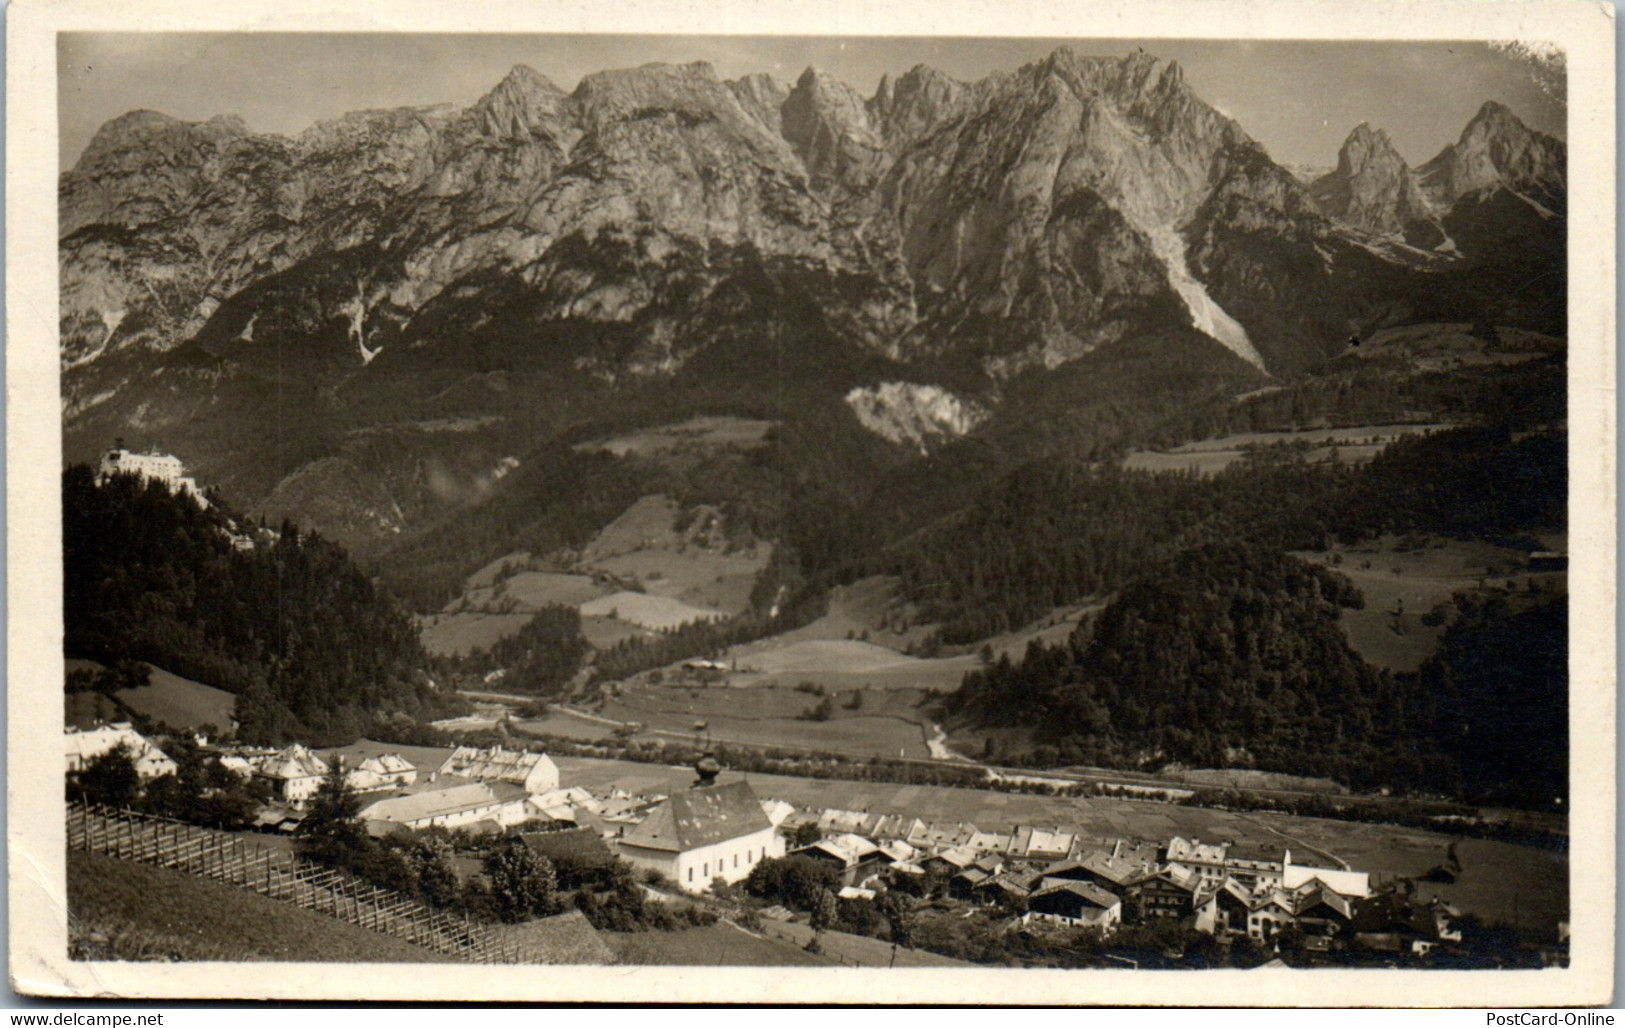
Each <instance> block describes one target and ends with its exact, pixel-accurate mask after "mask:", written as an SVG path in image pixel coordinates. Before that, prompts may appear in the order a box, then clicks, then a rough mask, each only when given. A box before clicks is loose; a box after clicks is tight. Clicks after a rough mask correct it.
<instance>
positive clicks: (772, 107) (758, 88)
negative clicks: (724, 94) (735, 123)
mask: <svg viewBox="0 0 1625 1028" xmlns="http://www.w3.org/2000/svg"><path fill="white" fill-rule="evenodd" d="M728 88H729V89H731V90H733V94H734V96H735V97H737V98H738V100H739V104H740V106H741V107H743V108H745V110H746V111H747V112H748V113H750V114H751V116H753V117H754V118H755V119H756V120H757V121H759V122H761V123H762V126H763V127H764V128H766V129H767V130H768V131H769V132H771V133H773V134H774V135H775V136H777V135H782V134H783V126H782V119H781V115H780V108H782V107H783V106H784V101H785V100H786V99H788V98H789V96H790V87H789V86H787V85H785V84H784V83H783V82H780V81H779V80H778V79H777V78H775V77H774V76H772V75H769V74H768V73H767V72H756V73H755V74H752V75H746V76H744V77H742V78H738V79H735V80H733V81H732V82H730V83H728Z"/></svg>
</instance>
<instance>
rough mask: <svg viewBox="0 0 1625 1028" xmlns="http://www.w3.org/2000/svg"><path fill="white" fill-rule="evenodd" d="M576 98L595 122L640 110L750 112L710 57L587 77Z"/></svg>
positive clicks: (577, 104) (698, 113) (707, 114)
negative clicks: (703, 59)
mask: <svg viewBox="0 0 1625 1028" xmlns="http://www.w3.org/2000/svg"><path fill="white" fill-rule="evenodd" d="M570 100H571V101H572V103H573V104H574V105H575V107H576V109H577V110H579V111H581V112H582V114H583V115H584V116H585V117H586V118H587V119H588V121H590V122H591V123H593V124H599V125H602V124H605V123H607V122H610V121H614V120H617V119H621V118H626V117H628V116H630V115H635V114H637V113H638V112H640V111H642V112H653V111H656V110H671V111H681V112H687V113H688V114H689V115H690V116H691V117H702V118H709V117H715V116H717V115H720V114H722V113H723V112H725V111H730V110H731V111H734V112H737V113H738V114H739V115H744V111H743V109H742V108H740V106H739V101H738V100H737V98H736V97H735V95H734V90H733V89H732V88H731V87H730V85H729V84H728V83H725V82H723V81H722V80H721V79H719V78H718V77H717V72H716V69H715V68H714V67H712V66H711V64H710V62H708V61H692V62H690V63H688V64H663V63H651V64H643V65H639V66H638V67H636V68H617V69H611V70H607V71H599V72H594V73H592V74H591V75H586V76H583V77H582V79H581V81H580V83H578V84H577V85H576V88H575V92H573V93H571V94H570Z"/></svg>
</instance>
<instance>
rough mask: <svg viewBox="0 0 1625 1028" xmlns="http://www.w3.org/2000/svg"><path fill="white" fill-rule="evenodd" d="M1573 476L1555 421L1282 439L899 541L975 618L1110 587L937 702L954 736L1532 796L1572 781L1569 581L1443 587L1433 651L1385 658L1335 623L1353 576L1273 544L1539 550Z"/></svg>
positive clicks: (1072, 487)
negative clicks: (1263, 453) (1064, 633)
mask: <svg viewBox="0 0 1625 1028" xmlns="http://www.w3.org/2000/svg"><path fill="white" fill-rule="evenodd" d="M1566 487H1567V462H1566V437H1565V434H1564V433H1563V432H1561V431H1555V430H1552V431H1539V432H1513V431H1510V430H1509V429H1508V428H1506V427H1504V426H1496V427H1465V428H1461V429H1456V430H1451V431H1445V432H1438V433H1435V434H1433V435H1431V436H1428V437H1425V438H1412V439H1405V440H1401V441H1400V442H1398V443H1395V444H1394V445H1392V446H1391V447H1389V448H1388V449H1387V450H1386V451H1385V452H1383V453H1382V454H1381V455H1380V456H1379V457H1377V458H1376V459H1375V460H1373V461H1372V462H1371V463H1370V464H1369V465H1366V466H1365V467H1362V468H1358V469H1349V468H1346V467H1341V466H1338V465H1330V464H1322V465H1307V464H1304V463H1303V462H1302V461H1301V460H1294V459H1293V458H1292V457H1291V456H1290V455H1289V454H1288V455H1284V456H1281V457H1278V458H1276V459H1274V460H1265V459H1259V458H1255V459H1253V460H1251V461H1244V462H1242V463H1240V464H1238V465H1236V466H1234V467H1232V468H1231V469H1229V470H1227V471H1225V472H1223V473H1221V474H1219V475H1217V476H1215V477H1213V478H1211V479H1207V480H1200V479H1197V478H1195V477H1193V476H1185V475H1173V474H1164V475H1139V476H1136V475H1130V474H1125V473H1119V472H1107V473H1100V472H1084V471H1075V472H1072V473H1070V474H1065V475H1063V474H1058V473H1055V472H1051V473H1049V474H1047V475H1039V474H1036V473H1032V474H1025V475H1022V476H1016V477H1014V478H1012V479H1010V480H1007V481H1006V482H1004V483H1003V484H1002V486H1001V488H1000V489H999V490H998V491H997V492H995V493H993V494H990V495H989V496H988V497H984V499H983V500H982V501H981V502H980V503H978V504H977V505H976V506H975V507H973V508H972V509H971V510H970V511H969V512H968V513H967V514H966V515H965V516H964V517H962V518H961V519H959V520H958V521H956V522H955V523H953V524H951V525H944V526H940V527H939V528H938V529H936V530H934V531H932V532H928V533H923V534H922V535H921V536H920V537H919V538H917V539H915V540H913V541H911V544H910V547H909V548H908V549H906V550H901V551H899V553H898V558H899V561H900V563H899V571H900V572H901V574H902V576H903V579H904V581H905V583H907V584H908V586H909V587H910V588H911V589H913V590H915V591H916V594H917V595H920V596H921V598H922V599H923V600H924V602H926V603H932V602H933V599H934V598H936V597H939V596H940V597H943V598H937V599H935V603H936V607H935V609H936V610H938V611H940V612H941V613H943V614H944V615H945V616H946V617H947V619H948V621H947V623H948V625H949V626H950V631H956V630H957V631H963V632H965V633H966V634H967V635H971V634H974V633H975V632H977V631H982V632H989V631H996V630H998V628H1000V627H1003V626H1005V625H1016V624H1019V623H1020V622H1021V619H1022V618H1023V617H1027V616H1031V614H1032V612H1035V611H1037V610H1040V609H1043V608H1044V607H1045V606H1046V605H1049V604H1060V603H1066V602H1074V601H1075V600H1076V599H1077V598H1079V597H1081V596H1083V595H1086V594H1088V593H1091V592H1096V593H1099V592H1115V593H1116V596H1115V598H1114V600H1113V602H1112V603H1111V604H1110V605H1109V606H1108V607H1107V609H1106V610H1105V611H1104V612H1103V613H1102V614H1101V615H1100V616H1099V618H1098V619H1097V620H1096V621H1094V622H1086V623H1085V624H1084V625H1082V626H1080V628H1079V629H1078V630H1077V631H1076V632H1075V633H1074V634H1073V636H1072V638H1071V639H1070V640H1069V641H1068V642H1067V643H1065V644H1062V645H1058V646H1054V647H1044V646H1042V645H1034V646H1032V647H1030V648H1029V649H1028V651H1027V653H1026V655H1025V658H1024V659H1023V660H1022V661H1020V662H1019V663H1012V662H1010V661H1009V660H1000V661H999V662H997V663H994V664H991V665H990V666H988V667H986V668H984V669H982V670H980V671H976V672H972V673H971V674H969V675H967V676H966V678H965V681H964V683H963V685H962V687H961V688H960V689H959V690H958V691H957V692H956V693H954V694H952V695H950V696H949V697H948V698H947V700H946V701H945V710H946V713H947V714H948V716H949V718H950V721H951V723H952V724H954V725H955V726H956V727H957V728H958V729H959V730H960V731H961V734H962V736H964V735H969V736H971V737H974V733H975V732H976V731H977V730H979V729H986V730H995V731H993V735H992V736H990V738H993V739H994V741H993V742H992V743H989V745H990V747H993V748H995V749H998V752H997V753H990V755H996V756H998V757H999V758H1000V759H1002V760H1007V761H1011V762H1031V763H1034V764H1038V765H1051V764H1057V763H1083V762H1087V763H1094V764H1102V765H1109V766H1124V767H1128V766H1150V767H1155V766H1161V765H1162V764H1165V763H1168V762H1181V763H1189V764H1196V765H1201V766H1243V767H1257V768H1261V769H1265V770H1278V771H1288V772H1292V773H1296V774H1311V775H1322V776H1326V777H1330V778H1334V779H1337V780H1339V781H1343V782H1345V783H1347V784H1350V785H1354V786H1366V787H1381V786H1392V787H1396V788H1433V789H1442V790H1447V791H1449V792H1451V793H1453V794H1457V795H1462V796H1468V797H1472V798H1476V799H1480V800H1484V801H1495V802H1514V803H1523V804H1533V805H1537V806H1545V805H1550V804H1551V803H1552V801H1553V799H1554V798H1555V797H1562V796H1563V795H1565V793H1566V789H1567V743H1566V738H1567V727H1566V726H1567V699H1566V689H1567V681H1568V672H1567V664H1566V660H1567V658H1566V654H1567V649H1566V647H1567V634H1566V633H1567V606H1566V601H1565V600H1564V599H1563V598H1562V595H1561V592H1560V591H1557V592H1553V591H1550V589H1543V588H1537V587H1536V585H1534V584H1531V585H1530V586H1529V587H1528V589H1527V590H1525V591H1521V592H1516V593H1513V592H1507V591H1506V589H1505V588H1503V587H1502V586H1500V585H1495V586H1492V587H1491V589H1490V590H1488V591H1486V590H1482V589H1481V590H1480V591H1479V593H1477V594H1474V595H1466V594H1462V595H1458V596H1456V597H1455V600H1454V602H1453V603H1452V604H1447V605H1444V606H1442V607H1441V608H1440V609H1439V610H1437V611H1435V612H1433V614H1432V615H1431V616H1433V617H1436V618H1438V619H1439V620H1437V621H1433V622H1432V623H1433V624H1439V623H1440V622H1441V621H1445V620H1448V621H1449V624H1448V627H1447V630H1446V631H1445V634H1444V636H1443V638H1442V640H1441V644H1440V648H1439V651H1438V653H1437V654H1436V655H1435V656H1434V657H1433V658H1432V659H1430V660H1429V661H1428V662H1427V663H1426V664H1425V665H1423V667H1422V668H1421V670H1420V671H1419V672H1418V673H1416V674H1406V675H1393V674H1390V673H1388V672H1386V671H1379V670H1378V669H1376V668H1373V667H1371V666H1370V665H1368V664H1367V663H1366V662H1365V661H1364V660H1362V659H1361V658H1360V657H1359V656H1358V655H1357V654H1356V653H1355V652H1354V651H1353V650H1351V649H1350V648H1349V645H1348V642H1347V639H1346V637H1345V635H1344V633H1343V631H1342V629H1341V628H1340V627H1339V625H1338V614H1339V611H1340V610H1341V609H1344V608H1356V609H1357V608H1359V607H1360V606H1361V605H1362V603H1363V601H1362V598H1361V596H1360V594H1359V592H1358V590H1356V589H1355V588H1354V587H1353V586H1352V585H1351V584H1350V583H1349V582H1348V581H1347V580H1346V579H1344V578H1342V577H1341V576H1339V575H1337V574H1336V573H1335V572H1333V571H1331V570H1328V569H1326V568H1322V567H1316V566H1311V565H1309V564H1306V563H1303V562H1301V561H1299V560H1297V559H1295V558H1292V557H1290V556H1288V555H1287V554H1286V553H1285V552H1284V551H1287V550H1292V549H1317V550H1318V549H1325V548H1326V547H1327V546H1328V545H1329V544H1330V543H1332V542H1333V541H1335V540H1339V539H1341V540H1370V539H1375V538H1378V537H1381V536H1384V535H1385V534H1386V535H1390V536H1391V535H1392V534H1393V533H1420V534H1423V535H1428V534H1437V535H1439V536H1442V537H1448V538H1462V539H1481V540H1493V541H1496V542H1498V543H1500V544H1502V545H1506V546H1510V547H1513V548H1521V549H1525V550H1532V549H1537V548H1539V545H1540V544H1539V543H1538V542H1537V541H1536V540H1535V539H1534V538H1533V533H1538V532H1552V531H1562V530H1563V529H1564V527H1565V526H1566V524H1567V516H1566V504H1567V488H1566ZM1119 503H1121V504H1122V505H1121V506H1119V505H1118V504H1119ZM1022 555H1027V556H1026V557H1023V556H1022ZM933 583H936V589H935V590H934V589H933ZM944 583H946V587H944ZM1029 587H1030V588H1029ZM936 590H940V592H939V591H936ZM1486 592H1487V596H1486ZM956 626H963V627H959V628H956ZM1005 728H1023V729H1030V730H1031V731H1032V735H1031V739H1032V744H1031V745H1030V746H1027V745H1022V744H1018V743H1010V742H1009V741H1008V738H1006V741H1003V742H1001V741H999V738H998V736H999V733H998V732H997V731H996V730H998V729H1005ZM1001 747H1005V748H1001Z"/></svg>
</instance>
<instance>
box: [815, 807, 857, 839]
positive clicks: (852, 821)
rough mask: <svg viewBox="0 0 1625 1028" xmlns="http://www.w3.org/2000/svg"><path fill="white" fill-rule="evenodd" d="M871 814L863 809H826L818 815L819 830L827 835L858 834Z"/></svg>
mask: <svg viewBox="0 0 1625 1028" xmlns="http://www.w3.org/2000/svg"><path fill="white" fill-rule="evenodd" d="M867 820H869V815H868V813H866V812H865V811H862V810H826V811H824V812H823V813H821V814H819V815H818V830H819V831H821V832H823V833H824V834H826V835H835V834H840V833H852V834H857V833H858V832H861V831H862V830H863V823H864V822H865V821H867Z"/></svg>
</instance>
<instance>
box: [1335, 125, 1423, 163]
mask: <svg viewBox="0 0 1625 1028" xmlns="http://www.w3.org/2000/svg"><path fill="white" fill-rule="evenodd" d="M1377 164H1381V165H1383V166H1385V167H1387V168H1390V169H1396V170H1397V169H1398V168H1405V167H1408V165H1406V164H1405V158H1403V157H1401V156H1400V154H1399V151H1398V150H1397V149H1395V148H1394V142H1393V140H1392V139H1389V138H1388V133H1387V132H1385V131H1384V130H1382V129H1373V128H1372V127H1371V124H1370V123H1369V122H1364V121H1362V122H1360V124H1358V125H1356V126H1354V130H1353V131H1352V132H1350V133H1349V134H1348V138H1347V139H1345V140H1343V145H1342V147H1341V148H1340V149H1339V150H1338V151H1337V171H1336V174H1339V175H1355V174H1359V173H1360V172H1361V171H1363V170H1365V169H1366V168H1368V167H1372V166H1373V165H1377Z"/></svg>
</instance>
